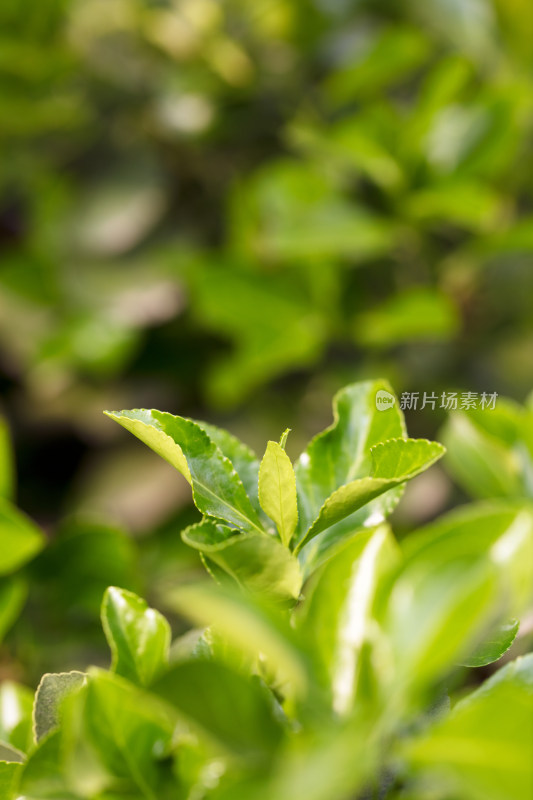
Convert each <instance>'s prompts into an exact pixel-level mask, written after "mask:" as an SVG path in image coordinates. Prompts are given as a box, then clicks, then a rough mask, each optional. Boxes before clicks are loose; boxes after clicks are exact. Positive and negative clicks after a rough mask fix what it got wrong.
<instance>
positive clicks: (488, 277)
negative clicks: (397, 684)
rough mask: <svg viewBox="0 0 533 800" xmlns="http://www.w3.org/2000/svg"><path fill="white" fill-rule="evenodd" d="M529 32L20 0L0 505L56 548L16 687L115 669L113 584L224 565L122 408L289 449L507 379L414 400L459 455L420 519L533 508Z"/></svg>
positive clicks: (364, 11)
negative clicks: (456, 400)
mask: <svg viewBox="0 0 533 800" xmlns="http://www.w3.org/2000/svg"><path fill="white" fill-rule="evenodd" d="M532 39H533V7H532V6H531V4H530V2H528V0H462V2H456V0H429V2H428V1H427V0H425V1H424V0H400V2H392V1H391V0H372V1H370V0H366V2H365V0H298V2H297V3H290V2H289V1H288V0H254V2H253V3H252V2H246V0H25V2H24V3H20V2H19V1H18V0H3V2H2V3H1V4H0V150H1V152H2V154H3V158H2V159H1V160H0V392H1V409H0V410H1V411H2V413H3V414H4V416H5V417H6V419H7V422H8V428H9V430H10V432H11V435H12V438H13V446H11V445H9V436H8V435H7V434H6V435H4V427H3V426H2V427H1V428H0V496H1V497H2V498H6V499H5V501H4V500H2V506H1V509H0V513H1V516H2V520H4V519H5V518H7V517H6V515H8V516H9V519H10V520H11V523H13V520H14V519H16V520H18V522H19V523H20V525H22V526H23V527H24V529H25V530H26V531H27V536H28V538H31V537H33V538H32V541H34V542H36V541H37V540H39V541H41V536H42V535H41V534H39V533H37V532H36V531H35V530H34V524H33V523H31V522H29V521H27V518H26V516H25V515H24V512H26V513H27V514H30V516H31V517H32V518H34V519H35V520H36V521H37V523H39V524H40V525H41V526H42V528H43V529H44V533H45V534H46V535H47V537H48V538H49V539H50V546H49V547H47V548H45V549H44V550H43V551H42V552H41V553H37V552H35V553H33V552H31V553H30V552H29V551H28V552H27V553H26V555H25V556H24V558H22V557H21V558H20V563H17V564H16V565H15V563H14V562H13V568H14V574H9V575H4V574H3V573H2V577H1V579H0V597H1V598H2V599H3V608H4V609H6V611H5V613H4V612H3V615H2V617H1V618H0V628H1V629H2V632H4V630H5V632H6V635H7V643H6V645H5V647H4V649H3V650H2V652H1V659H0V671H1V674H2V676H3V675H4V674H5V676H6V677H8V678H18V679H21V680H26V681H28V682H35V680H36V677H37V676H38V675H40V673H41V672H43V671H45V670H47V669H57V668H76V667H80V666H82V665H84V664H86V663H87V662H88V661H93V662H96V663H100V662H101V660H102V659H103V658H104V656H103V655H102V654H103V652H104V649H103V647H104V637H103V634H102V632H101V630H100V627H99V623H98V608H99V604H100V599H101V596H102V593H103V591H104V589H105V588H106V586H107V585H109V584H115V585H119V586H121V587H123V588H124V589H128V590H132V591H138V592H140V593H141V594H143V595H145V596H147V598H148V600H152V599H153V596H154V595H157V594H158V593H159V594H160V595H162V594H164V592H165V590H166V589H167V588H168V587H169V586H173V585H175V584H176V583H177V582H179V581H181V580H183V577H184V575H187V574H189V573H190V572H194V571H196V570H197V569H198V566H199V559H198V558H197V557H196V555H195V553H193V552H192V551H190V550H188V549H187V548H186V547H185V546H184V545H183V543H182V542H181V539H180V538H179V537H178V535H177V533H178V532H179V531H180V530H182V529H184V528H186V527H187V526H188V525H191V524H194V523H197V522H198V519H199V518H198V515H197V514H196V512H195V511H194V510H191V508H190V505H189V494H188V492H187V487H185V486H184V484H180V483H178V482H177V481H176V480H175V478H174V476H173V475H172V474H171V471H170V469H169V468H167V466H166V465H164V464H162V465H161V466H160V465H158V463H157V460H156V459H155V457H153V456H152V455H151V454H149V453H146V454H145V453H143V452H142V449H141V448H137V447H136V446H135V445H134V444H132V443H129V442H128V441H127V440H126V438H125V437H123V436H121V435H120V431H118V429H117V430H114V427H113V426H112V425H111V424H110V423H109V422H108V421H107V420H105V419H103V418H102V415H101V410H102V409H103V408H129V407H137V406H145V407H151V406H156V407H159V408H166V409H169V410H170V411H172V412H174V413H179V414H180V415H181V414H186V415H191V416H194V417H198V418H202V419H209V420H211V421H213V422H217V423H221V424H223V425H224V426H227V427H229V428H230V429H231V430H233V431H235V432H236V433H238V434H239V435H240V436H241V437H242V439H243V440H244V441H246V442H248V443H250V444H251V445H253V446H256V447H257V448H259V447H261V446H263V444H264V441H265V440H267V439H268V438H270V439H277V438H278V437H279V434H280V432H281V430H283V429H284V428H285V426H286V425H291V426H292V427H293V428H294V429H295V433H294V434H293V435H292V436H291V438H289V442H288V450H289V453H291V452H292V451H293V449H294V452H297V451H298V448H299V447H300V446H302V447H303V444H304V442H305V441H306V439H307V436H308V435H310V434H313V433H315V432H316V430H318V429H320V427H321V426H322V425H323V424H325V423H326V422H327V421H328V414H327V411H326V409H327V408H329V396H330V394H332V393H333V392H334V391H335V390H337V389H338V388H339V387H340V386H341V385H343V384H345V383H349V382H352V381H353V380H355V379H358V378H365V379H366V378H374V377H376V376H377V375H384V376H386V377H387V378H388V379H389V380H390V381H391V382H392V383H393V385H394V387H395V388H396V389H397V390H398V393H401V392H402V391H404V390H405V391H420V392H423V391H431V392H435V393H437V395H439V396H440V393H441V392H442V391H448V390H458V391H462V390H465V391H479V392H483V391H488V392H494V391H497V392H498V393H499V394H501V395H502V394H505V395H507V396H509V397H510V398H511V400H510V401H509V402H508V403H505V402H504V401H501V402H500V400H499V401H498V412H497V414H494V415H492V416H490V415H488V414H476V413H470V412H467V411H465V412H464V413H462V412H461V411H459V412H458V413H457V414H452V415H451V416H450V420H448V421H446V420H445V416H446V415H445V411H444V410H443V409H441V408H438V407H437V409H436V410H435V411H434V412H432V411H431V410H429V409H424V410H420V409H418V410H417V411H416V412H407V416H408V421H409V427H410V430H411V432H412V434H413V435H415V436H433V435H435V434H436V431H437V430H438V429H440V426H441V424H444V425H445V427H444V429H443V431H444V432H443V437H444V440H445V441H446V442H447V443H448V444H449V454H448V456H447V457H446V458H445V460H444V464H445V467H446V468H447V471H446V472H445V471H443V470H441V469H440V468H438V467H437V468H435V469H433V470H432V471H431V472H430V473H428V475H427V476H423V477H422V478H420V481H419V483H417V482H415V483H414V484H413V488H412V492H411V489H409V490H408V491H407V493H406V498H405V504H404V505H403V506H402V507H400V510H399V512H398V513H399V514H400V515H401V514H402V513H403V514H404V516H403V517H401V516H400V517H399V519H400V521H401V526H403V527H404V528H410V527H412V526H413V524H414V523H419V522H426V521H427V520H428V519H429V518H430V517H432V516H433V515H435V514H436V513H438V512H439V511H440V510H442V509H443V508H444V507H446V506H447V505H453V504H454V503H455V501H456V500H460V499H462V498H464V496H465V495H464V494H463V492H464V493H465V494H471V495H473V496H474V497H481V498H486V497H494V496H498V497H500V496H505V497H509V496H513V497H523V496H524V495H526V496H528V495H530V494H531V486H532V480H533V478H532V476H531V471H530V469H529V466H528V465H529V463H530V455H531V452H532V449H531V448H532V444H531V437H530V435H529V433H527V431H528V430H529V429H530V422H531V413H530V411H529V410H528V408H530V405H529V406H526V408H525V409H524V408H520V409H519V408H518V406H516V402H517V401H519V402H522V401H523V399H524V398H525V397H526V395H527V394H528V393H529V392H530V390H531V386H532V383H533V380H532V377H533V272H532V270H531V258H532V254H533V189H532V187H533V174H532V170H533V167H532V164H533V158H532V155H533V153H532V148H533V144H532V143H533V136H532V133H533V71H532V67H533V55H532V51H531V41H532ZM490 413H491V414H492V412H490ZM6 430H7V428H6ZM528 437H529V438H528ZM4 439H5V440H6V442H7V444H6V446H5V447H4ZM12 449H14V450H15V451H16V463H17V471H18V480H17V481H16V480H15V469H14V460H13V458H12V455H11V454H10V453H11V450H12ZM528 470H529V471H528ZM449 476H452V478H453V481H454V483H452V482H451V480H450V477H449ZM417 480H418V479H417ZM424 481H425V482H424ZM15 485H17V486H18V490H17V491H18V495H17V498H15V496H14V486H15ZM417 485H418V486H420V487H421V489H420V490H418V494H417V490H416V486H417ZM16 500H18V506H17V502H15V501H16ZM5 503H7V504H8V507H9V511H4V505H5ZM17 507H18V508H20V509H22V512H21V511H19V510H17ZM402 508H403V509H405V511H403V512H402V510H401V509H402ZM11 523H10V524H11ZM2 524H3V523H2ZM401 526H400V527H401ZM0 535H1V532H0ZM31 555H33V556H34V557H33V558H32V559H31V560H27V559H30V556H31ZM26 556H27V559H26ZM17 558H18V556H17ZM28 587H31V591H29V588H28ZM28 591H29V595H28V599H27V605H26V611H25V612H24V614H23V616H22V617H21V618H20V620H19V622H18V623H17V625H16V626H15V628H12V629H10V626H11V625H12V623H13V621H14V620H15V618H16V617H17V614H19V613H20V610H21V608H22V607H23V604H24V602H25V598H26V596H27V593H28ZM173 622H174V624H178V625H179V624H180V623H179V622H178V623H176V620H173ZM51 643H53V647H50V644H51ZM21 691H22V690H21ZM26 700H27V698H24V699H23V700H21V702H26ZM437 745H438V742H437V743H436V745H435V746H437ZM16 746H17V747H19V745H18V744H17V745H16ZM20 747H21V748H22V749H25V747H23V746H22V744H20ZM417 757H418V756H417ZM420 759H422V760H423V755H420ZM192 768H193V767H191V769H192Z"/></svg>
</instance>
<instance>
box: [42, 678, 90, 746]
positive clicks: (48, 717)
mask: <svg viewBox="0 0 533 800" xmlns="http://www.w3.org/2000/svg"><path fill="white" fill-rule="evenodd" d="M84 683H85V673H84V672H76V671H73V672H59V673H47V674H46V675H43V677H42V678H41V682H40V684H39V686H38V687H37V692H36V693H35V701H34V705H33V725H34V733H35V740H36V741H37V742H39V741H40V740H41V739H42V738H43V737H44V736H46V734H48V733H50V731H52V730H54V728H57V726H58V725H59V723H60V712H61V704H62V702H63V700H64V699H65V697H67V695H69V694H70V693H71V692H75V691H77V690H78V689H80V688H81V687H82V686H83V684H84Z"/></svg>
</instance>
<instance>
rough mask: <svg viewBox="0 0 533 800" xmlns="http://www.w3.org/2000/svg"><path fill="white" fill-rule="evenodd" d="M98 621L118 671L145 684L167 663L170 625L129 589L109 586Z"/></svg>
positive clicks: (114, 666) (113, 664)
mask: <svg viewBox="0 0 533 800" xmlns="http://www.w3.org/2000/svg"><path fill="white" fill-rule="evenodd" d="M102 625H103V628H104V633H105V635H106V639H107V641H108V644H109V647H110V648H111V653H112V655H113V661H112V665H111V669H112V670H113V671H114V672H116V673H117V674H118V675H122V676H124V677H125V678H129V679H130V680H132V681H134V682H137V683H140V684H141V685H142V686H148V685H149V684H150V683H151V682H152V681H153V680H154V678H155V677H156V676H157V675H158V674H159V672H160V671H161V670H162V669H164V667H165V666H166V664H167V663H168V651H169V647H170V638H171V632H170V625H169V624H168V622H167V621H166V619H165V618H164V617H163V616H162V614H160V613H159V612H158V611H156V610H155V609H153V608H149V607H148V604H147V603H146V602H145V601H144V600H142V599H141V598H140V597H138V596H137V595H136V594H134V593H133V592H128V591H126V590H125V589H117V588H116V587H115V586H110V587H109V588H108V589H107V590H106V593H105V595H104V599H103V602H102Z"/></svg>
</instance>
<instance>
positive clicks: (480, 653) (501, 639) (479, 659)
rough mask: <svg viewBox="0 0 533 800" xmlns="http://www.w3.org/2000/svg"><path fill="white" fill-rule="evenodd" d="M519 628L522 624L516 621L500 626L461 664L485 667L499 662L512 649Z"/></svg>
mask: <svg viewBox="0 0 533 800" xmlns="http://www.w3.org/2000/svg"><path fill="white" fill-rule="evenodd" d="M519 627H520V623H519V622H518V620H516V619H515V620H512V621H511V622H506V623H502V624H500V625H499V626H498V627H497V628H496V629H495V630H493V632H492V633H491V634H490V638H489V639H485V640H484V641H483V642H482V643H481V644H479V645H478V646H477V647H476V649H475V651H474V652H473V653H472V654H471V655H470V656H468V658H465V659H463V661H462V662H461V663H462V664H463V666H465V667H485V666H486V665H487V664H492V663H493V662H494V661H497V660H498V659H499V658H501V657H502V656H503V654H504V653H506V652H507V650H509V648H510V647H511V645H512V643H513V642H514V640H515V638H516V634H517V633H518V628H519Z"/></svg>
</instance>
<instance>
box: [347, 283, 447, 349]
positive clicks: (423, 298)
mask: <svg viewBox="0 0 533 800" xmlns="http://www.w3.org/2000/svg"><path fill="white" fill-rule="evenodd" d="M458 324H459V323H458V318H457V312H456V310H455V308H454V306H453V304H452V303H451V301H450V300H449V299H448V297H446V295H443V294H440V293H438V292H437V291H435V290H434V289H410V290H409V291H405V292H402V293H401V294H394V295H393V296H391V297H390V298H389V299H388V300H386V301H385V302H384V303H383V304H382V305H381V306H379V307H378V308H376V309H372V310H370V311H364V312H362V313H359V314H358V315H357V317H356V319H355V324H354V334H355V338H356V341H357V342H359V343H360V344H362V345H374V346H378V347H388V346H389V347H391V346H397V345H398V344H399V343H401V342H409V341H412V340H414V341H416V340H424V341H426V340H428V339H449V338H451V337H452V336H453V335H454V334H455V333H456V332H457V329H458Z"/></svg>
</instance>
